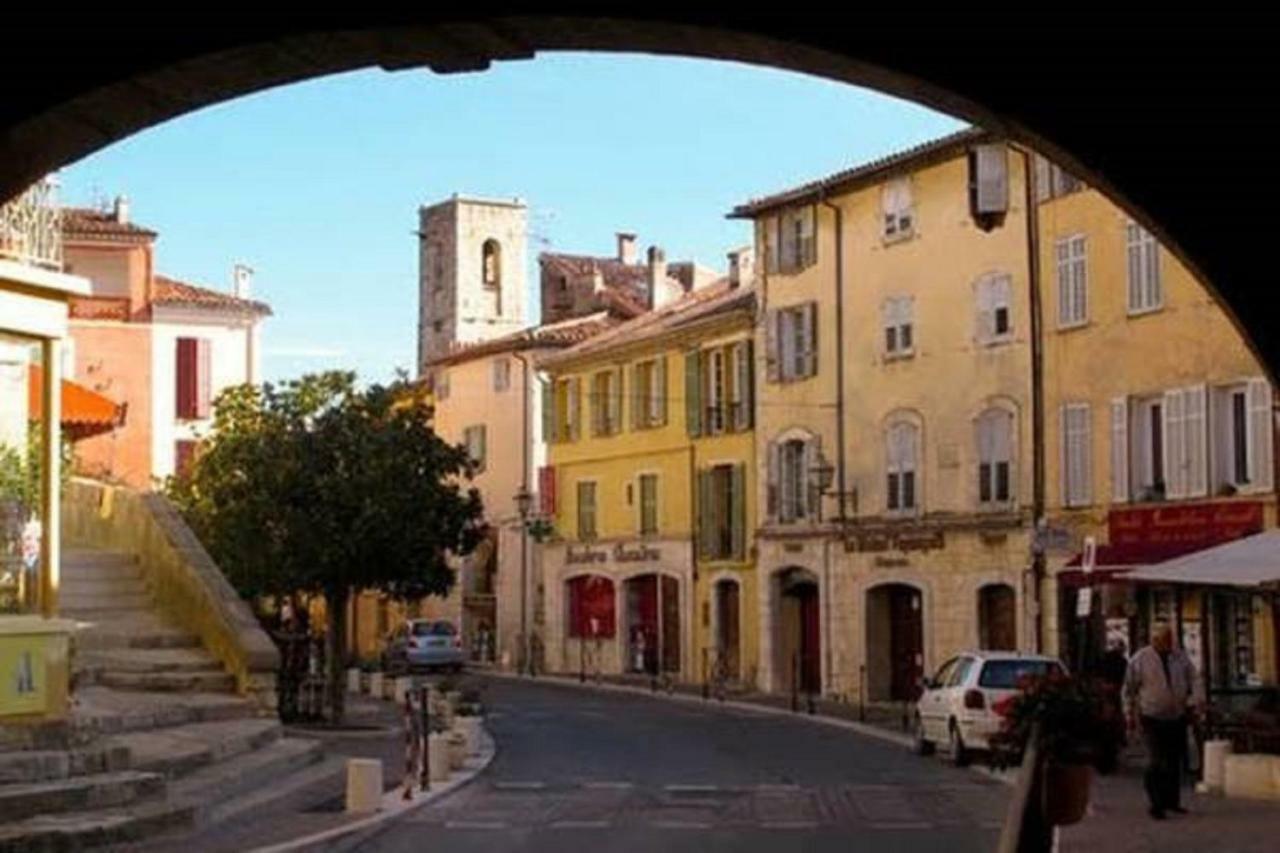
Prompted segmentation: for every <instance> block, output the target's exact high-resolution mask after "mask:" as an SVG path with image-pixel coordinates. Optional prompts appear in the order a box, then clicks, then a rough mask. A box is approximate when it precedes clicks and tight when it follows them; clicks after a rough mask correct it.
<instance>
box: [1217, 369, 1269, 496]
mask: <svg viewBox="0 0 1280 853" xmlns="http://www.w3.org/2000/svg"><path fill="white" fill-rule="evenodd" d="M1271 397H1272V393H1271V385H1270V383H1268V382H1267V380H1265V379H1261V378H1259V379H1250V380H1248V381H1246V382H1241V383H1238V384H1235V385H1228V386H1223V387H1221V388H1215V389H1213V399H1212V406H1211V408H1212V412H1211V414H1212V421H1213V423H1212V436H1211V440H1212V449H1213V471H1214V474H1213V478H1214V483H1213V485H1214V490H1215V492H1216V493H1219V494H1224V493H1225V494H1231V493H1232V492H1258V491H1269V490H1270V489H1271V483H1272V480H1273V479H1274V478H1273V475H1272V462H1271V460H1272V455H1273V450H1272V447H1273V443H1274V428H1273V418H1272V412H1271Z"/></svg>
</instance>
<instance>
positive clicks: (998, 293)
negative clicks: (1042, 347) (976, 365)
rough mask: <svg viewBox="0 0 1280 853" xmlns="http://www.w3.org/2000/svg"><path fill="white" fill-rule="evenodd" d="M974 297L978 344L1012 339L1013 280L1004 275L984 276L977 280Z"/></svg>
mask: <svg viewBox="0 0 1280 853" xmlns="http://www.w3.org/2000/svg"><path fill="white" fill-rule="evenodd" d="M974 297H975V301H976V307H977V317H976V323H977V329H976V336H977V339H978V341H979V343H984V344H991V343H999V342H1002V341H1007V340H1009V339H1010V338H1012V337H1013V316H1012V300H1013V279H1012V278H1011V277H1010V276H1009V275H1007V274H1004V273H992V274H990V275H985V276H983V277H982V278H980V279H978V282H977V285H976V287H975V293H974Z"/></svg>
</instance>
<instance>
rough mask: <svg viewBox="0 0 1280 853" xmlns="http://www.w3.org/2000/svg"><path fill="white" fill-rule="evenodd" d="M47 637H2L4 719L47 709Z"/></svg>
mask: <svg viewBox="0 0 1280 853" xmlns="http://www.w3.org/2000/svg"><path fill="white" fill-rule="evenodd" d="M44 664H45V657H44V638H42V637H29V636H16V637H15V636H8V637H0V717H3V716H7V715H10V714H38V713H43V712H44V710H45V703H46V701H47V700H46V696H45V689H46V688H45V665H44Z"/></svg>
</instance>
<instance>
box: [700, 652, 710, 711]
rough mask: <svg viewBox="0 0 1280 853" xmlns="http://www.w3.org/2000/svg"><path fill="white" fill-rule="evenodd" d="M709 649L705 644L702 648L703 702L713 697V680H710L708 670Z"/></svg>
mask: <svg viewBox="0 0 1280 853" xmlns="http://www.w3.org/2000/svg"><path fill="white" fill-rule="evenodd" d="M707 651H708V649H707V648H706V647H705V646H703V648H702V701H703V702H705V701H707V700H708V699H710V698H711V682H710V681H709V680H708V679H709V677H710V674H709V673H708V672H707Z"/></svg>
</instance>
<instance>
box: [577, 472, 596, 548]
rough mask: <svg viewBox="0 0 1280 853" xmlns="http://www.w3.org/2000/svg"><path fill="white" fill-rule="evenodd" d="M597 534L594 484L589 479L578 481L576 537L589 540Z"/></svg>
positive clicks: (584, 540) (585, 540)
mask: <svg viewBox="0 0 1280 853" xmlns="http://www.w3.org/2000/svg"><path fill="white" fill-rule="evenodd" d="M597 535H598V530H597V529H596V484H595V483H594V482H591V481H587V482H579V483H578V539H579V540H581V541H583V542H591V541H593V540H594V539H595V538H596V536H597Z"/></svg>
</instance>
